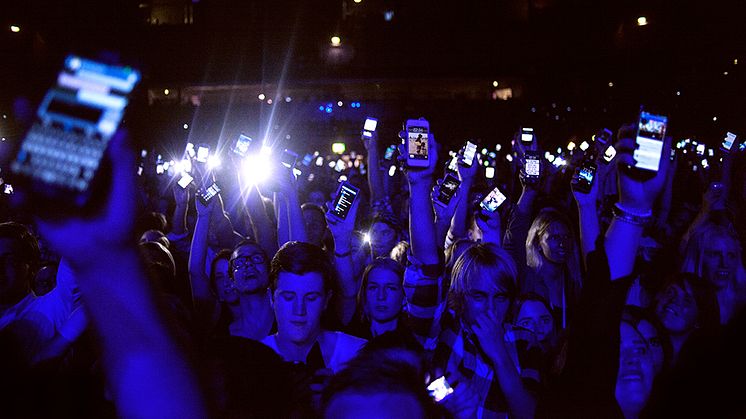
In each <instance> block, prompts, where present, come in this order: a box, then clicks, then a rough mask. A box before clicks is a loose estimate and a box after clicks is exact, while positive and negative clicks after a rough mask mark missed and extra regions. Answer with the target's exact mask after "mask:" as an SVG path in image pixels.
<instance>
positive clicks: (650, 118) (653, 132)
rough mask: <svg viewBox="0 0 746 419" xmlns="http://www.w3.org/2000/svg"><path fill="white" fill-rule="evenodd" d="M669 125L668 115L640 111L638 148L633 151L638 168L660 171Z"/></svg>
mask: <svg viewBox="0 0 746 419" xmlns="http://www.w3.org/2000/svg"><path fill="white" fill-rule="evenodd" d="M667 127H668V117H666V116H662V115H653V114H651V113H648V112H645V111H643V112H641V113H640V120H639V123H638V126H637V139H636V143H637V148H636V149H635V151H634V153H633V157H634V159H635V161H636V162H637V163H635V167H636V168H637V169H641V170H648V171H652V172H657V171H658V168H659V167H660V161H661V153H662V152H663V139H664V137H665V135H666V128H667Z"/></svg>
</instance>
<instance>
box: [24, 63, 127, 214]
mask: <svg viewBox="0 0 746 419" xmlns="http://www.w3.org/2000/svg"><path fill="white" fill-rule="evenodd" d="M139 81H140V73H139V72H138V71H137V70H135V69H133V68H131V67H123V66H113V65H107V64H103V63H99V62H96V61H91V60H88V59H85V58H81V57H78V56H74V55H71V56H68V57H67V58H66V59H65V63H64V66H63V68H62V71H61V72H60V74H59V75H58V77H57V84H56V86H54V87H52V88H51V89H50V90H49V91H47V93H46V95H45V96H44V99H43V100H42V102H41V105H39V108H38V109H37V111H36V120H35V121H34V123H33V125H32V126H31V129H30V130H29V131H28V133H27V134H26V136H25V137H24V139H23V141H22V142H21V145H20V149H19V150H18V153H17V154H16V156H15V158H14V159H13V161H12V162H11V165H10V168H11V171H12V173H14V174H15V175H17V176H18V178H19V180H20V183H24V187H25V188H28V190H29V191H30V192H31V193H30V194H29V195H31V196H32V197H33V198H32V199H34V200H35V201H37V203H38V202H39V201H41V202H43V201H47V203H49V204H54V205H55V206H56V207H57V208H59V207H60V206H63V207H64V206H68V205H66V204H71V205H69V206H72V207H78V208H80V207H83V206H85V205H86V204H87V203H88V201H89V200H90V198H91V195H92V191H91V189H92V188H91V185H92V183H93V181H94V175H95V174H96V173H97V172H98V171H99V169H100V166H101V162H102V159H103V157H104V152H105V151H106V148H107V146H108V145H109V141H110V140H111V138H112V137H113V136H114V134H115V133H116V132H117V129H119V125H120V123H121V122H122V119H123V118H124V113H125V109H126V108H127V105H128V104H129V97H130V94H131V93H132V91H133V90H134V88H135V86H136V85H137V83H138V82H139Z"/></svg>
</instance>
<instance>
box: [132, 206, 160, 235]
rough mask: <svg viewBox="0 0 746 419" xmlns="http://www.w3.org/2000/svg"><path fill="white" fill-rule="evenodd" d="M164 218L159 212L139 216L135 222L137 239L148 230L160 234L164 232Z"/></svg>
mask: <svg viewBox="0 0 746 419" xmlns="http://www.w3.org/2000/svg"><path fill="white" fill-rule="evenodd" d="M167 225H168V224H167V221H166V216H165V215H164V214H163V213H160V212H155V211H152V212H146V213H144V214H141V215H140V216H139V217H138V218H137V221H136V222H135V231H136V232H137V235H138V237H140V236H142V234H143V233H144V232H146V231H148V230H158V231H161V232H165V231H166V226H167Z"/></svg>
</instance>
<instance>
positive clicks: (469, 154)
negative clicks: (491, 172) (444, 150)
mask: <svg viewBox="0 0 746 419" xmlns="http://www.w3.org/2000/svg"><path fill="white" fill-rule="evenodd" d="M476 155H477V145H476V144H474V143H472V142H471V141H467V142H466V146H465V147H464V157H463V158H462V159H461V163H463V165H464V166H466V167H471V165H472V164H474V158H475V157H476Z"/></svg>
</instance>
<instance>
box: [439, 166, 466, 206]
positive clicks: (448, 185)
mask: <svg viewBox="0 0 746 419" xmlns="http://www.w3.org/2000/svg"><path fill="white" fill-rule="evenodd" d="M459 185H461V181H460V180H458V178H457V177H456V176H453V175H452V174H450V173H449V174H447V175H446V177H445V178H444V179H443V183H441V184H440V193H439V194H438V196H437V198H436V200H435V203H436V204H439V205H442V206H444V207H446V206H448V204H450V203H451V199H453V196H454V195H455V194H456V191H457V190H458V187H459Z"/></svg>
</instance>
